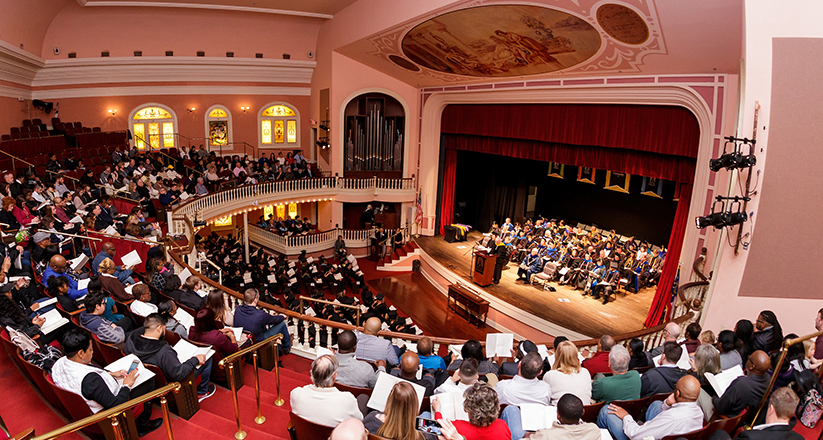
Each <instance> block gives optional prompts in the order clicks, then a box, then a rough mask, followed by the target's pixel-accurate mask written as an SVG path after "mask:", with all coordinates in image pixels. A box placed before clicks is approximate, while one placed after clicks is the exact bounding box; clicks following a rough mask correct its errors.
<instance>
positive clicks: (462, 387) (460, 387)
mask: <svg viewBox="0 0 823 440" xmlns="http://www.w3.org/2000/svg"><path fill="white" fill-rule="evenodd" d="M470 386H471V384H468V385H467V384H465V383H463V382H462V381H461V382H457V383H454V381H452V379H451V378H448V379H447V380H446V381H445V382H443V384H442V385H440V386H439V387H437V388H435V390H434V394H443V393H460V394H461V395H462V394H463V391H466V388H468V387H470Z"/></svg>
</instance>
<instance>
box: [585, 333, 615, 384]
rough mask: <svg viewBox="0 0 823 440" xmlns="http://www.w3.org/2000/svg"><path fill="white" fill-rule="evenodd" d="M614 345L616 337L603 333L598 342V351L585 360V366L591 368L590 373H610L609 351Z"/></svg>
mask: <svg viewBox="0 0 823 440" xmlns="http://www.w3.org/2000/svg"><path fill="white" fill-rule="evenodd" d="M612 347H614V338H613V337H611V336H609V335H603V336H602V337H601V338H600V342H598V343H597V353H595V354H594V356H592V357H590V358H589V359H586V360H585V361H583V368H585V369H587V370H589V374H591V375H592V377H594V375H595V374H597V373H603V374H605V373H608V372H609V371H611V369H610V368H609V352H610V351H611V350H612Z"/></svg>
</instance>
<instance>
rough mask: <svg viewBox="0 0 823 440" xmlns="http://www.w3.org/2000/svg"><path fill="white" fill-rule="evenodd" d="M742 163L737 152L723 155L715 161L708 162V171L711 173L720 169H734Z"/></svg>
mask: <svg viewBox="0 0 823 440" xmlns="http://www.w3.org/2000/svg"><path fill="white" fill-rule="evenodd" d="M741 161H742V156H741V155H740V153H738V152H737V151H734V152H732V153H724V154H723V155H722V156H720V157H718V158H717V159H711V160H709V169H710V170H712V171H715V172H717V171H720V170H721V169H722V168H734V167H736V166H737V164H739V163H740V162H741Z"/></svg>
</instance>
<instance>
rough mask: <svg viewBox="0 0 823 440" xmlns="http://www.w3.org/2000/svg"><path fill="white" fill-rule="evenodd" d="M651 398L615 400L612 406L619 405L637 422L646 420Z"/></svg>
mask: <svg viewBox="0 0 823 440" xmlns="http://www.w3.org/2000/svg"><path fill="white" fill-rule="evenodd" d="M650 401H651V396H647V397H642V398H640V399H637V400H614V401H612V405H617V406H619V407H621V408H623V409H625V410H626V412H628V413H629V414H631V415H632V417H634V419H635V420H638V421H641V420H646V408H648V406H649V402H650Z"/></svg>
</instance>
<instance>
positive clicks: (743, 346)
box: [734, 319, 754, 363]
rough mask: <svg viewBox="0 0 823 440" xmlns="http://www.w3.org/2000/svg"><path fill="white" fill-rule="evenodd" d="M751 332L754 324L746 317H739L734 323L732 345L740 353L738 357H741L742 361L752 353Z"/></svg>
mask: <svg viewBox="0 0 823 440" xmlns="http://www.w3.org/2000/svg"><path fill="white" fill-rule="evenodd" d="M752 333H754V326H753V325H752V322H751V321H749V320H748V319H741V320H740V321H737V324H735V325H734V347H735V348H736V349H737V351H738V352H739V353H740V359H743V362H744V363H745V362H746V360H747V359H748V358H749V355H750V354H752V353H754V349H753V348H752Z"/></svg>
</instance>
